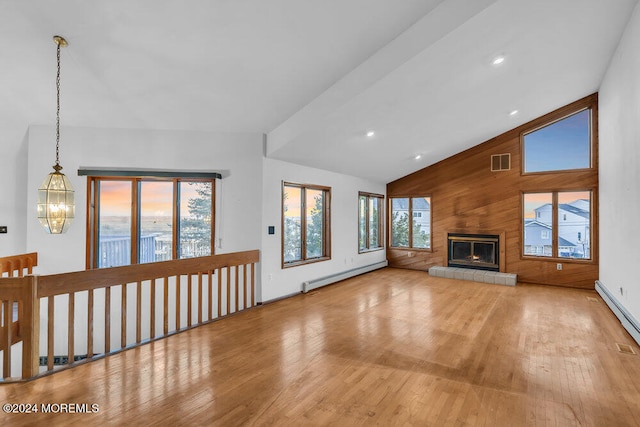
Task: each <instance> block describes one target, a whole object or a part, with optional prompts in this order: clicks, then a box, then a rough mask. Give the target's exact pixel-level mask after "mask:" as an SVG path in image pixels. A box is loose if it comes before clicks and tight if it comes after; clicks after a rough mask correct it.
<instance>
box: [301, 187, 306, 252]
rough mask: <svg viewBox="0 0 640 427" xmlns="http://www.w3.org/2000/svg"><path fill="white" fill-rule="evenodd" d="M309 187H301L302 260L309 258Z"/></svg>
mask: <svg viewBox="0 0 640 427" xmlns="http://www.w3.org/2000/svg"><path fill="white" fill-rule="evenodd" d="M306 190H307V189H306V188H305V187H300V260H301V261H304V260H306V259H307V191H306Z"/></svg>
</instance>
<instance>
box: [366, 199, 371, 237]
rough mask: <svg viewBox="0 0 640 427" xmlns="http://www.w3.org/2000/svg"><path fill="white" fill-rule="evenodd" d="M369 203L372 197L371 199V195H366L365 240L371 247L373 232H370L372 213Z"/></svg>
mask: <svg viewBox="0 0 640 427" xmlns="http://www.w3.org/2000/svg"><path fill="white" fill-rule="evenodd" d="M369 203H371V199H370V197H369V196H366V197H365V207H364V215H365V218H366V219H365V222H364V223H365V232H364V235H365V239H366V240H365V241H366V245H367V249H371V233H370V232H369V231H370V230H369V229H370V226H371V224H370V222H369V215H370V212H369V207H370V206H369Z"/></svg>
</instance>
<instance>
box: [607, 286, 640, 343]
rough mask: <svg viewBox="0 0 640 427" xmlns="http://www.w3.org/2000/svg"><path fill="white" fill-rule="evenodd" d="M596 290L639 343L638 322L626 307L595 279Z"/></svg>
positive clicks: (639, 323)
mask: <svg viewBox="0 0 640 427" xmlns="http://www.w3.org/2000/svg"><path fill="white" fill-rule="evenodd" d="M596 292H598V294H600V296H601V297H602V299H603V300H604V302H606V303H607V305H608V306H609V308H610V309H611V311H613V314H615V315H616V317H617V318H618V320H620V323H622V326H623V327H624V328H625V329H626V330H627V332H629V334H630V335H631V336H632V337H633V339H634V340H635V341H636V342H637V343H638V344H639V345H640V322H638V321H637V320H636V319H635V318H634V317H633V316H632V315H631V313H629V312H628V311H627V309H626V308H624V306H623V305H622V304H620V302H619V301H618V300H617V299H616V298H615V297H614V296H613V295H612V294H611V292H609V290H608V289H607V288H605V286H604V285H603V284H602V282H601V281H599V280H596Z"/></svg>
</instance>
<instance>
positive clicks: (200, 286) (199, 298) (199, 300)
mask: <svg viewBox="0 0 640 427" xmlns="http://www.w3.org/2000/svg"><path fill="white" fill-rule="evenodd" d="M202 307H203V305H202V273H201V272H198V324H201V323H202Z"/></svg>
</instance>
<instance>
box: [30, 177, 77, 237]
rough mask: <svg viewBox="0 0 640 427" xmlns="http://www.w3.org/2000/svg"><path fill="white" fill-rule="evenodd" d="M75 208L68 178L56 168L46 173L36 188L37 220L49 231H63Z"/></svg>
mask: <svg viewBox="0 0 640 427" xmlns="http://www.w3.org/2000/svg"><path fill="white" fill-rule="evenodd" d="M58 167H59V166H58ZM54 169H56V168H55V166H54ZM60 169H61V168H60ZM75 209H76V208H75V202H74V192H73V187H72V186H71V183H70V182H69V178H67V177H66V176H65V175H64V174H63V173H61V172H60V171H59V169H56V171H55V172H51V173H50V174H49V175H47V177H46V178H45V179H44V181H43V182H42V185H41V186H40V188H38V220H40V224H42V225H43V226H44V228H45V230H47V231H48V232H49V233H51V234H60V233H64V232H66V231H67V230H68V229H69V226H70V225H71V220H72V219H73V218H74V217H75Z"/></svg>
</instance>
